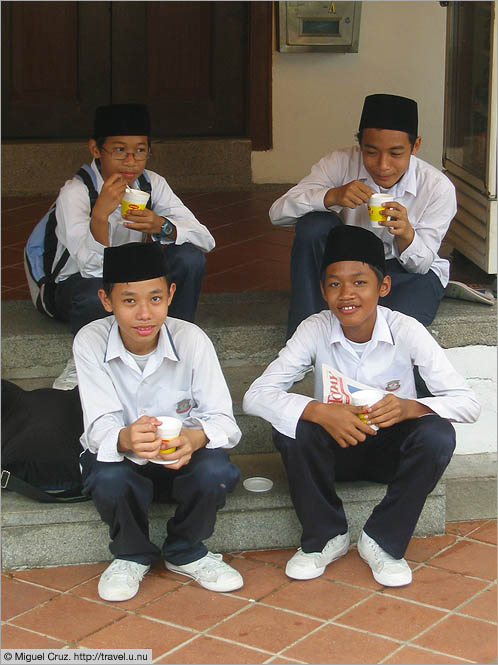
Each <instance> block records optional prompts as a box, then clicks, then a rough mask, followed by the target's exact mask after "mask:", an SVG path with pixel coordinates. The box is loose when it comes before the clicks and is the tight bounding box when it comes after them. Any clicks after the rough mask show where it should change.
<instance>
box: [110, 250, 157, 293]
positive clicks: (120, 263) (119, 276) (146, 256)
mask: <svg viewBox="0 0 498 665" xmlns="http://www.w3.org/2000/svg"><path fill="white" fill-rule="evenodd" d="M167 276H168V267H167V265H166V259H165V258H164V252H163V250H162V247H161V243H160V242H129V243H127V244H126V245H118V246H117V247H106V248H105V249H104V271H103V281H104V284H116V283H126V282H144V281H145V280H147V279H155V278H156V277H167Z"/></svg>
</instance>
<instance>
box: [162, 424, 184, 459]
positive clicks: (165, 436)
mask: <svg viewBox="0 0 498 665" xmlns="http://www.w3.org/2000/svg"><path fill="white" fill-rule="evenodd" d="M157 419H158V420H160V421H161V425H158V426H157V433H158V435H159V436H160V437H161V440H162V442H163V447H161V448H160V449H159V452H160V453H163V454H166V453H173V452H175V450H176V446H175V447H170V448H168V447H167V445H168V443H169V442H170V441H173V440H174V439H177V438H178V436H179V434H180V430H181V429H182V421H181V420H180V419H179V418H172V417H171V416H157Z"/></svg>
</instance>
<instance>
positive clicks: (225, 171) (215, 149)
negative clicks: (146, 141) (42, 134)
mask: <svg viewBox="0 0 498 665" xmlns="http://www.w3.org/2000/svg"><path fill="white" fill-rule="evenodd" d="M251 150H252V147H251V141H250V140H249V139H241V138H213V139H211V138H191V139H188V138H185V139H160V140H155V141H152V153H153V158H152V159H151V161H150V163H149V164H148V167H149V168H150V169H152V170H153V171H156V172H157V173H160V174H161V175H164V177H165V178H166V179H167V181H168V183H169V185H170V186H171V187H172V188H173V189H174V190H175V191H182V192H187V191H198V190H210V191H220V190H229V189H251V187H252V175H251ZM89 161H90V154H89V152H88V143H87V142H86V141H53V140H52V141H43V140H38V141H29V140H23V141H5V142H4V143H3V145H2V164H3V168H2V194H3V195H4V196H32V195H35V194H42V195H56V194H57V192H58V188H59V187H60V186H61V185H62V184H63V183H64V182H65V181H66V180H68V179H69V178H72V177H73V175H74V174H75V173H76V171H77V170H78V169H79V168H80V166H81V165H82V164H83V163H85V162H89ZM40 164H50V165H51V166H50V168H49V169H40ZM54 187H55V189H54Z"/></svg>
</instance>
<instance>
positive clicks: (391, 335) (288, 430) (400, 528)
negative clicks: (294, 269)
mask: <svg viewBox="0 0 498 665" xmlns="http://www.w3.org/2000/svg"><path fill="white" fill-rule="evenodd" d="M320 288H321V292H322V295H323V298H324V299H325V301H326V303H327V305H328V310H326V311H322V312H320V313H318V314H314V315H312V316H310V317H309V318H307V319H306V320H305V321H303V322H302V323H301V324H300V326H299V327H298V328H297V330H296V332H295V333H294V335H293V336H292V337H291V339H290V340H289V341H288V342H287V344H286V346H285V347H284V348H283V349H282V350H281V351H280V353H279V357H278V358H277V359H276V360H274V361H273V362H272V363H271V364H270V365H269V366H268V367H267V369H266V370H265V372H264V373H263V374H262V376H261V377H260V378H259V379H256V381H254V383H253V384H252V385H251V387H250V388H249V390H248V391H247V393H246V395H245V396H244V401H243V408H244V411H246V413H250V414H253V415H258V416H261V417H262V418H264V419H266V420H268V421H269V422H270V423H271V424H272V426H273V430H272V433H273V441H274V444H275V446H276V447H277V448H278V450H279V451H280V454H281V455H282V459H283V462H284V465H285V467H286V470H287V475H288V481H289V487H290V493H291V497H292V501H293V504H294V507H295V509H296V513H297V516H298V518H299V520H300V522H301V525H302V528H303V532H302V538H301V547H300V548H299V549H298V551H297V552H296V554H294V556H293V557H292V558H291V559H290V560H289V562H288V564H287V567H286V573H287V575H289V577H293V578H295V579H300V580H304V579H311V578H314V577H318V576H320V575H321V574H322V573H323V572H324V570H325V567H326V566H327V565H328V564H329V563H331V562H332V561H334V560H335V559H337V558H339V557H340V556H343V555H344V554H346V552H347V551H348V548H349V544H350V537H349V533H348V525H347V521H346V516H345V514H344V510H343V507H342V502H341V500H340V498H339V496H338V495H337V494H336V491H335V481H336V480H370V481H375V482H382V483H387V492H386V495H385V496H384V498H383V499H382V501H381V502H380V503H379V504H378V505H377V506H376V507H375V509H374V510H373V513H372V515H371V516H370V517H369V519H368V520H367V522H366V524H365V525H364V528H363V530H362V532H361V535H360V538H359V541H358V552H359V554H360V556H361V557H362V558H363V559H364V560H365V561H366V562H367V563H368V564H369V565H370V567H371V569H372V573H373V576H374V578H375V579H376V580H377V581H378V582H379V583H380V584H384V585H386V586H402V585H405V584H409V583H410V582H411V579H412V575H411V570H410V568H409V566H408V564H407V563H406V561H405V560H404V559H403V555H404V553H405V550H406V548H407V546H408V543H409V541H410V538H411V536H412V534H413V531H414V529H415V526H416V523H417V520H418V518H419V515H420V513H421V511H422V508H423V506H424V503H425V500H426V498H427V495H428V494H429V493H430V492H431V491H432V489H433V488H434V486H435V485H436V483H437V482H438V480H439V479H440V477H441V475H442V473H443V471H444V469H445V468H446V466H447V465H448V463H449V461H450V459H451V456H452V454H453V450H454V447H455V431H454V428H453V426H452V425H451V423H450V421H457V422H473V421H475V420H476V419H477V417H478V415H479V411H480V407H479V404H478V403H477V401H476V399H475V396H474V394H473V392H472V391H471V390H470V389H469V388H468V387H467V385H466V382H465V380H464V379H463V378H462V377H461V376H460V375H459V374H457V372H456V371H455V370H454V368H453V367H452V366H451V364H450V363H449V361H448V360H447V358H446V356H445V354H444V351H443V350H442V349H441V347H440V346H439V345H438V344H437V342H436V341H435V340H434V339H433V337H432V336H431V335H430V334H429V332H427V330H426V329H425V328H424V326H423V325H422V324H420V323H419V322H418V321H416V320H415V319H413V318H411V317H409V316H406V315H405V314H401V313H400V312H394V311H391V310H389V309H387V308H385V307H381V306H379V305H378V300H379V298H380V297H382V296H385V295H387V294H388V292H389V288H390V278H389V276H388V275H386V265H385V256H384V248H383V244H382V241H381V240H380V239H379V238H378V237H377V236H375V235H374V234H372V233H371V232H370V231H367V230H366V229H363V228H360V227H356V226H339V227H337V228H335V229H333V230H332V231H331V232H330V234H329V236H328V238H327V243H326V246H325V252H324V257H323V262H322V279H321V283H320ZM324 364H325V365H328V366H329V367H332V368H334V369H335V370H337V371H338V372H340V373H341V374H343V375H345V376H346V377H347V378H348V379H351V380H352V381H353V382H359V383H362V384H364V385H367V386H370V387H372V388H377V389H380V390H382V392H384V397H383V398H382V399H381V400H380V401H378V402H377V403H376V404H374V405H373V406H371V407H362V406H352V405H351V404H350V403H349V402H350V396H345V397H344V399H343V401H342V402H332V403H324V395H323V387H322V377H321V374H322V372H321V368H322V365H324ZM310 365H312V366H314V367H315V391H314V393H315V394H314V398H312V397H307V396H305V395H297V394H289V393H287V390H288V389H289V388H290V387H291V386H292V384H293V383H294V380H295V378H296V377H297V376H298V375H299V374H300V373H301V372H302V370H303V369H304V368H305V367H308V366H310ZM413 365H418V367H419V370H420V375H421V376H422V378H423V379H424V380H425V382H426V384H427V386H428V388H429V390H430V391H431V393H432V395H433V396H432V397H426V398H422V399H417V397H416V390H415V382H414V376H413ZM345 381H346V382H347V379H346V380H345ZM358 414H367V418H368V421H367V423H364V422H363V421H362V420H360V419H359V417H358ZM422 416H423V417H422ZM371 425H375V426H377V427H378V428H379V429H378V430H375V429H373V428H372V427H371Z"/></svg>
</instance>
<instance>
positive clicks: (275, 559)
mask: <svg viewBox="0 0 498 665" xmlns="http://www.w3.org/2000/svg"><path fill="white" fill-rule="evenodd" d="M285 189H286V188H285V187H282V186H280V187H279V186H275V187H269V186H267V187H262V188H257V189H254V190H251V191H239V192H214V193H213V192H211V193H208V192H198V193H187V194H184V195H183V197H182V198H183V200H184V201H185V203H186V204H187V205H188V206H189V207H190V208H191V209H192V210H193V211H194V213H195V214H196V215H197V216H198V218H199V219H200V220H201V221H202V222H203V223H204V224H206V226H207V227H208V228H209V229H210V230H211V232H212V233H213V235H214V237H215V239H216V243H217V246H216V249H215V250H214V251H213V252H211V253H210V254H209V255H208V261H207V269H206V277H205V279H204V284H203V290H204V291H205V292H208V291H236V292H237V291H251V290H288V288H289V277H288V273H289V255H290V247H291V244H292V238H293V232H292V230H289V229H279V228H275V227H272V226H271V225H270V223H269V221H268V208H269V207H270V205H271V203H272V202H273V201H274V200H275V199H276V198H277V197H278V196H279V195H280V194H281V193H282V192H283V191H285ZM51 201H52V198H51V197H30V198H8V197H5V198H4V199H3V201H2V208H3V220H2V299H21V298H29V292H28V288H27V285H26V281H25V276H24V269H23V263H22V261H23V247H24V244H25V241H26V238H27V237H28V235H29V233H30V231H31V229H32V228H33V226H34V225H35V223H36V222H37V221H38V219H40V217H41V216H42V215H43V214H44V213H45V211H46V210H47V208H48V207H49V205H50V203H51ZM476 272H477V274H476ZM452 277H453V278H454V279H460V280H462V281H473V282H476V281H479V280H480V278H481V277H482V274H480V271H478V269H475V267H473V266H472V265H471V264H470V266H469V263H468V262H466V261H465V260H462V259H461V258H460V261H456V262H454V263H453V265H452ZM291 554H292V550H275V551H264V552H263V551H262V552H241V553H237V554H232V555H225V558H226V559H227V560H228V561H231V563H232V565H234V566H235V567H236V568H238V569H239V570H240V571H241V572H242V574H243V575H244V579H245V586H244V587H243V588H242V589H241V590H240V591H238V592H237V593H232V594H215V593H210V592H208V591H205V590H203V589H200V588H199V586H198V585H197V584H195V583H194V582H192V581H188V580H186V578H184V577H180V576H178V575H175V574H173V573H170V572H168V571H166V570H165V569H164V568H163V567H162V566H160V567H157V568H155V569H154V570H153V571H152V572H151V573H150V574H149V575H147V577H146V578H145V580H144V582H143V583H142V585H141V588H140V591H139V594H138V595H137V597H136V598H134V599H133V600H131V601H128V602H126V603H114V604H112V603H105V602H103V601H101V600H100V599H99V597H98V595H97V580H98V577H99V575H100V573H101V571H102V570H103V569H104V568H105V567H106V565H107V564H104V563H102V564H92V565H79V566H67V567H59V568H43V569H35V570H24V571H6V572H4V574H3V575H2V634H1V638H2V647H3V648H20V647H24V648H63V647H71V648H74V647H77V646H82V647H87V648H151V649H152V651H153V658H154V659H155V662H158V663H199V664H200V663H491V662H496V655H497V654H496V627H497V626H496V521H494V520H484V521H477V522H467V523H449V524H448V525H447V533H446V535H444V536H438V537H433V538H427V539H414V540H413V541H412V542H411V544H410V546H409V548H408V552H407V559H408V560H409V561H410V564H411V566H412V568H413V569H414V582H413V584H412V585H411V586H409V587H406V588H403V589H398V590H395V589H387V588H382V587H380V586H379V585H378V584H376V583H375V582H374V581H373V579H372V577H371V575H370V572H369V570H368V568H367V566H366V564H364V563H363V562H362V561H361V560H360V559H359V557H358V555H357V553H356V550H355V548H353V549H352V550H351V551H350V552H349V554H348V555H347V556H346V557H344V558H343V559H342V560H340V561H337V562H336V563H334V564H332V565H331V566H329V567H328V569H327V571H326V573H325V574H324V576H323V577H321V578H319V579H316V580H311V581H308V582H297V581H291V580H290V579H289V578H287V577H286V576H285V573H284V568H285V563H286V561H287V559H288V558H289V556H290V555H291Z"/></svg>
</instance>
